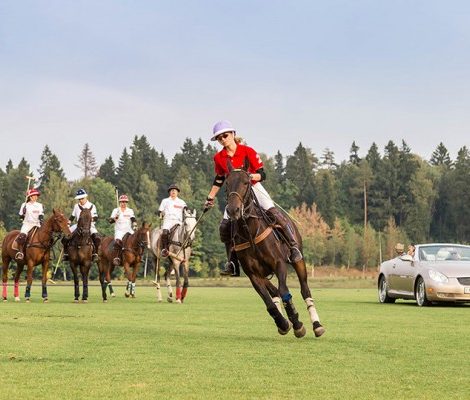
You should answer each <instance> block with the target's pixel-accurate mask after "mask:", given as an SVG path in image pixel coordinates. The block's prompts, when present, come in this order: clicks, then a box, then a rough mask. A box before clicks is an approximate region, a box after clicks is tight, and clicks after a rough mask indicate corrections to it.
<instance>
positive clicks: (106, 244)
mask: <svg viewBox="0 0 470 400" xmlns="http://www.w3.org/2000/svg"><path fill="white" fill-rule="evenodd" d="M150 227H151V224H149V223H147V222H143V223H142V226H141V227H140V228H139V229H138V230H137V231H135V232H134V233H133V234H126V236H124V237H123V239H122V243H123V249H122V258H121V259H122V263H121V264H122V266H123V267H124V273H125V275H126V278H127V285H126V292H125V296H126V297H132V298H134V297H135V280H136V277H137V272H138V269H139V266H140V264H141V261H142V256H143V254H144V250H145V249H146V248H149V246H150ZM99 256H100V261H99V275H100V282H101V295H102V297H103V302H106V301H107V299H108V298H107V295H106V288H107V286H108V285H109V284H110V283H111V273H112V272H113V270H114V265H113V259H114V257H115V253H114V238H113V237H111V236H107V237H105V238H104V239H103V240H102V242H101V246H100V252H99Z"/></svg>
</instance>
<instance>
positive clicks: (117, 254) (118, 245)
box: [113, 238, 123, 266]
mask: <svg viewBox="0 0 470 400" xmlns="http://www.w3.org/2000/svg"><path fill="white" fill-rule="evenodd" d="M122 247H123V244H122V240H121V239H117V238H116V239H114V247H113V251H114V253H113V265H114V266H118V265H121V252H122Z"/></svg>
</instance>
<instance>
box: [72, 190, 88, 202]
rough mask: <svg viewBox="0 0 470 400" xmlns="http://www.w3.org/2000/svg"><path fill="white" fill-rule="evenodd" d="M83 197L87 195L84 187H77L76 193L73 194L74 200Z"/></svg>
mask: <svg viewBox="0 0 470 400" xmlns="http://www.w3.org/2000/svg"><path fill="white" fill-rule="evenodd" d="M85 197H88V194H87V192H86V191H85V189H78V190H77V193H76V194H75V200H80V199H84V198H85Z"/></svg>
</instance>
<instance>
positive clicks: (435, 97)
mask: <svg viewBox="0 0 470 400" xmlns="http://www.w3.org/2000/svg"><path fill="white" fill-rule="evenodd" d="M469 45H470V2H468V1H452V0H446V1H434V0H426V1H424V0H423V1H419V0H414V1H413V0H408V1H401V0H394V1H384V0H382V1H381V0H373V1H367V0H355V1H350V0H347V1H346V0H344V1H342V0H328V1H316V0H310V1H303V0H299V1H295V0H293V1H289V2H287V1H278V0H255V1H245V0H238V1H220V0H219V1H216V0H214V1H208V0H194V1H185V0H178V1H157V0H152V1H147V0H132V1H125V0H114V1H111V0H98V1H97V0H93V1H80V0H73V1H68V0H61V1H55V0H47V1H39V0H38V1H26V0H2V1H0V168H2V169H4V168H5V165H6V163H7V162H8V160H9V159H11V160H12V161H13V163H14V164H15V165H16V164H17V163H18V162H19V161H20V160H21V158H22V157H25V158H26V160H27V161H28V162H30V164H31V166H32V169H33V171H35V172H36V174H37V168H38V167H39V164H40V156H41V153H42V151H43V149H44V147H45V145H46V144H47V145H48V146H49V147H50V149H51V150H52V152H53V153H54V154H56V155H57V156H58V157H59V160H60V161H61V164H62V167H63V168H64V170H65V173H66V176H67V177H68V178H69V179H78V178H79V177H80V175H81V171H80V170H79V168H77V167H76V166H75V164H77V163H78V156H79V154H80V152H81V150H82V149H83V146H84V145H85V143H88V144H89V145H90V148H91V151H92V152H93V154H94V155H95V157H96V159H97V162H98V163H99V164H101V163H102V162H103V161H104V159H105V158H106V157H108V156H110V155H111V156H112V157H113V159H114V161H115V163H117V162H118V160H119V157H120V155H121V153H122V151H123V149H124V147H129V146H130V145H131V143H132V140H133V137H134V136H135V135H138V136H140V135H145V136H146V137H147V138H148V140H149V142H150V144H151V145H152V146H154V147H155V148H156V149H157V150H158V151H163V153H164V154H165V155H166V156H167V157H168V158H169V159H171V158H172V157H173V155H174V154H175V153H176V152H178V151H179V150H180V148H181V146H182V145H183V142H184V140H185V139H186V138H191V139H193V140H194V141H196V140H198V139H199V138H202V139H203V140H204V141H206V140H207V141H208V142H209V139H210V137H211V131H212V126H213V125H214V123H215V122H217V121H218V120H221V119H228V120H229V121H231V122H232V124H233V125H234V127H235V128H236V129H237V133H238V134H239V135H241V136H243V138H244V139H245V140H246V141H247V143H248V144H249V145H250V146H252V147H254V148H255V149H256V150H257V151H258V152H262V153H265V154H267V155H270V156H274V155H275V154H276V153H277V151H280V152H281V153H282V154H283V155H291V154H292V153H293V152H294V150H295V148H296V147H297V146H298V144H299V143H302V144H303V145H304V146H306V147H309V148H311V149H312V151H313V152H314V153H315V154H316V155H317V156H321V155H322V154H323V152H324V151H325V149H326V148H328V149H330V150H331V151H333V152H334V154H335V158H336V161H337V162H340V161H342V160H347V159H348V157H349V150H350V147H351V144H352V142H353V141H355V142H356V144H357V145H358V146H359V147H360V150H359V153H360V155H362V156H364V155H365V154H366V153H367V150H368V149H369V148H370V146H371V145H372V143H373V142H375V143H376V144H377V145H378V146H379V149H380V151H381V152H383V148H384V146H385V145H386V144H387V143H388V141H389V140H393V141H394V142H395V143H396V144H398V145H401V143H402V140H404V141H405V142H406V143H407V144H408V145H409V146H410V147H411V150H412V151H413V152H414V153H417V154H419V155H420V156H421V157H423V158H425V159H429V158H430V156H431V153H432V152H433V150H434V149H435V148H436V147H437V145H438V144H439V143H440V142H441V141H442V142H444V144H445V145H446V147H447V148H448V150H449V152H450V154H451V157H452V158H453V159H455V157H456V155H457V151H458V150H459V149H460V148H461V147H462V146H470V139H469V137H470V135H469V134H468V130H469V129H468V128H469V127H470V112H469V110H470V90H469V89H470V87H469V86H470V79H469V78H470V51H469V50H470V46H469Z"/></svg>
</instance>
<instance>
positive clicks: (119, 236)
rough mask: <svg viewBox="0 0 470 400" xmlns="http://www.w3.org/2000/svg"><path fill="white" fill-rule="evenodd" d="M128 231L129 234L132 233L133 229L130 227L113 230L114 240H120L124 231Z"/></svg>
mask: <svg viewBox="0 0 470 400" xmlns="http://www.w3.org/2000/svg"><path fill="white" fill-rule="evenodd" d="M128 232H129V233H130V234H131V235H132V234H133V233H134V231H133V230H132V229H129V230H126V231H117V230H116V231H114V240H117V239H119V240H122V238H123V237H124V235H125V234H126V233H128Z"/></svg>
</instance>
